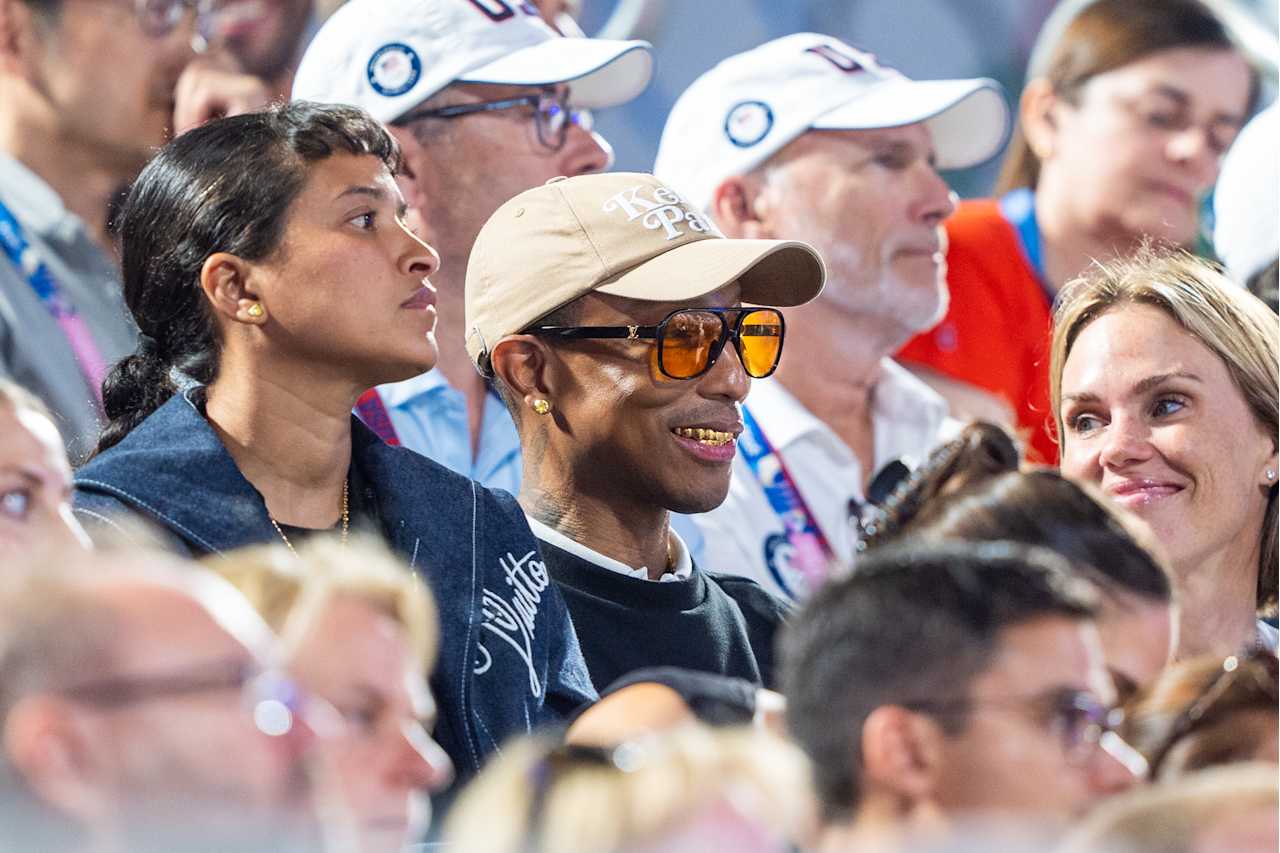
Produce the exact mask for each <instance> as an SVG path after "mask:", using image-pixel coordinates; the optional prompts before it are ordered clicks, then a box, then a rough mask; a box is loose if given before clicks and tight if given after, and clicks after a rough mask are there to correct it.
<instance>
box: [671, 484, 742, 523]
mask: <svg viewBox="0 0 1280 853" xmlns="http://www.w3.org/2000/svg"><path fill="white" fill-rule="evenodd" d="M728 496H729V481H728V480H727V479H726V480H725V482H724V486H723V488H722V487H720V486H716V487H715V488H706V489H700V490H697V491H691V492H685V493H684V494H680V495H674V494H673V495H671V496H670V497H669V498H668V499H667V500H666V501H665V503H666V506H667V510H668V511H669V512H678V513H680V514H681V515H697V514H698V513H703V512H711V510H713V509H715V508H716V507H718V506H720V504H722V503H724V499H725V498H726V497H728Z"/></svg>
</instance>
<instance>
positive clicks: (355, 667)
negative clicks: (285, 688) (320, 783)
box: [291, 594, 453, 853]
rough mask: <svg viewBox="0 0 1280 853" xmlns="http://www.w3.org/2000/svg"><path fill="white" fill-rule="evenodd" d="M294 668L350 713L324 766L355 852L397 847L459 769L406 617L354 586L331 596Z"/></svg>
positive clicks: (328, 747)
mask: <svg viewBox="0 0 1280 853" xmlns="http://www.w3.org/2000/svg"><path fill="white" fill-rule="evenodd" d="M291 669H292V671H293V673H294V675H295V676H296V677H297V678H298V680H299V681H300V682H301V683H302V684H303V685H304V686H305V687H306V688H307V689H309V690H310V691H311V692H313V693H315V694H316V695H317V696H320V697H321V698H322V699H325V700H326V701H328V702H329V703H330V704H332V705H333V706H334V707H335V708H336V709H337V710H338V712H339V713H340V714H341V715H342V717H343V719H344V720H345V721H346V726H344V727H343V730H342V732H341V734H339V735H337V736H335V737H332V738H328V739H325V740H322V741H321V747H320V748H321V750H322V757H323V759H324V765H323V766H324V769H326V770H327V771H328V772H329V773H330V774H331V779H330V781H331V782H332V783H334V784H335V785H336V789H337V792H338V793H339V794H340V795H341V798H342V800H343V801H344V805H345V806H346V808H347V809H348V811H349V812H350V815H349V816H350V818H351V820H352V822H353V823H354V829H355V833H356V836H357V838H358V840H359V848H358V849H359V853H382V851H386V853H391V852H392V851H398V850H400V849H402V848H403V847H404V845H405V844H406V843H408V842H410V841H412V840H413V839H415V838H416V837H417V836H418V835H419V834H420V833H421V831H422V830H424V829H425V828H426V825H427V822H428V820H429V818H430V801H429V799H428V798H427V794H428V793H429V792H431V791H434V790H438V789H440V788H442V787H444V786H445V785H447V784H448V783H449V781H450V779H452V777H453V765H452V764H451V763H450V761H449V757H448V756H447V755H445V753H444V750H442V749H441V748H440V746H439V744H437V743H436V742H435V741H434V740H433V739H432V738H431V735H430V734H429V732H430V731H431V728H432V726H434V724H435V715H436V707H435V701H434V699H433V698H432V696H431V692H430V690H429V689H428V687H427V684H426V681H425V677H424V673H423V666H422V662H421V661H419V660H415V659H414V657H413V655H412V654H411V653H410V651H409V646H408V641H407V637H406V635H405V631H404V629H403V628H402V627H401V625H400V623H398V622H397V621H396V620H394V619H392V618H391V617H390V616H388V615H387V614H385V613H383V612H382V611H380V610H378V609H377V608H375V607H373V606H372V605H371V604H369V603H368V602H367V601H365V600H363V599H361V598H358V597H356V596H354V595H350V594H339V595H336V596H334V598H333V599H331V600H330V601H329V602H328V603H327V604H326V605H325V607H324V610H323V611H322V612H321V613H320V614H319V616H318V617H317V618H316V619H315V621H314V622H313V624H312V625H311V626H310V629H309V631H308V632H307V634H306V636H305V637H304V638H303V640H302V641H301V643H300V644H299V646H298V650H297V654H296V655H295V657H294V658H293V662H292V665H291Z"/></svg>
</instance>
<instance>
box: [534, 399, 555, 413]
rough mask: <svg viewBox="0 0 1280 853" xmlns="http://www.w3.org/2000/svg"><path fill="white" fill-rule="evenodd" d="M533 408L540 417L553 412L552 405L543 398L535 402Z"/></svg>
mask: <svg viewBox="0 0 1280 853" xmlns="http://www.w3.org/2000/svg"><path fill="white" fill-rule="evenodd" d="M532 406H533V410H534V411H535V412H537V413H538V414H540V415H545V414H546V413H547V412H549V411H551V404H550V403H548V402H547V401H546V400H544V399H542V398H541V397H539V398H538V399H536V400H534V401H533V403H532Z"/></svg>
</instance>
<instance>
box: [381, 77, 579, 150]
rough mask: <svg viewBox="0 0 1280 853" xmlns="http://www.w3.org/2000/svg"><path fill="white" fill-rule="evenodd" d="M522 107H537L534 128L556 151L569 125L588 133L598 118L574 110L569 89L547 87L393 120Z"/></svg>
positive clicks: (540, 139)
mask: <svg viewBox="0 0 1280 853" xmlns="http://www.w3.org/2000/svg"><path fill="white" fill-rule="evenodd" d="M519 107H531V108H532V109H533V117H534V127H535V128H536V130H537V132H538V142H539V143H541V144H542V145H543V146H544V147H546V148H549V149H550V150H552V151H559V150H560V149H561V148H563V147H564V143H565V140H567V139H568V138H569V126H570V125H577V126H578V127H580V128H582V129H583V130H584V131H586V132H587V133H590V132H591V129H592V128H593V127H595V118H594V117H593V116H592V115H591V111H590V110H584V109H574V108H573V107H570V106H569V90H568V89H560V90H556V89H544V90H542V91H541V92H539V93H538V94H536V95H522V96H521V97H519V98H507V99H505V100H501V101H484V102H481V103H478V104H453V105H451V106H447V107H437V108H435V109H429V110H421V111H419V112H410V113H407V114H405V115H403V116H401V117H400V118H398V119H396V120H395V121H393V122H392V124H394V125H397V126H403V125H406V124H409V123H410V122H414V121H418V120H419V119H427V118H442V119H451V118H461V117H462V116H468V115H474V114H476V113H487V112H494V111H497V110H511V109H517V108H519Z"/></svg>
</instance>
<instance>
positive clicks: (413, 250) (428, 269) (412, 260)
mask: <svg viewBox="0 0 1280 853" xmlns="http://www.w3.org/2000/svg"><path fill="white" fill-rule="evenodd" d="M396 224H397V225H399V226H400V230H401V231H402V232H403V233H404V236H405V237H406V238H407V239H406V241H405V247H404V251H403V254H402V255H401V256H400V269H401V271H402V272H404V274H405V275H408V276H412V277H413V278H428V277H429V276H432V275H434V274H435V273H436V271H437V270H439V269H440V255H439V254H438V253H437V252H436V250H435V249H433V248H431V247H430V246H428V245H427V244H426V243H425V242H424V241H423V240H422V238H421V237H419V236H418V235H417V234H415V233H414V232H413V229H412V228H411V227H410V226H409V224H408V223H406V222H405V221H404V220H403V219H398V220H396Z"/></svg>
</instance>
